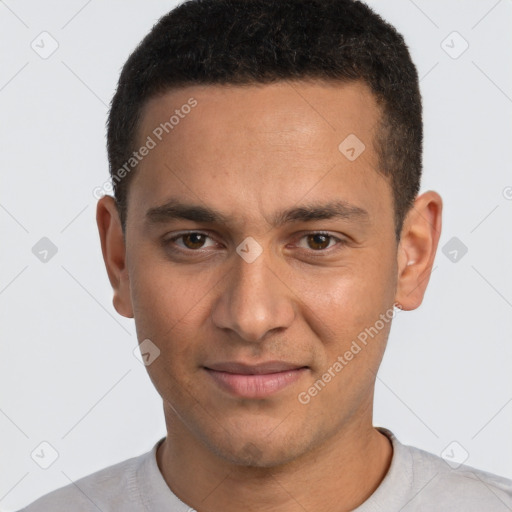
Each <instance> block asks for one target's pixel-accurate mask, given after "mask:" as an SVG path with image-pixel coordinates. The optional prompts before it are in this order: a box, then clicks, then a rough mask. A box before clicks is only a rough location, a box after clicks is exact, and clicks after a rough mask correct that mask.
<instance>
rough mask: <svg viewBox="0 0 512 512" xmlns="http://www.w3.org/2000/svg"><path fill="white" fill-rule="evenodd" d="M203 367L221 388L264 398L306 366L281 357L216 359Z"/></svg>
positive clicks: (284, 385) (285, 385)
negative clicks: (251, 361)
mask: <svg viewBox="0 0 512 512" xmlns="http://www.w3.org/2000/svg"><path fill="white" fill-rule="evenodd" d="M204 369H205V370H206V372H207V373H208V374H209V375H210V376H211V377H212V379H213V380H214V382H215V383H216V384H217V385H218V386H219V387H220V388H221V389H222V390H224V391H227V392H229V393H230V394H232V395H235V396H238V397H243V398H265V397H267V396H270V395H273V394H275V393H277V392H278V391H280V390H282V389H284V388H286V387H288V386H290V385H291V384H293V383H294V382H296V381H297V380H298V379H300V378H301V377H302V375H303V374H304V373H305V372H306V371H307V370H308V367H307V366H301V365H298V364H294V363H288V362H283V361H268V362H264V363H259V364H255V365H248V364H245V363H239V362H225V363H216V364H210V365H208V366H205V367H204Z"/></svg>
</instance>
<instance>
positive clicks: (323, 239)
mask: <svg viewBox="0 0 512 512" xmlns="http://www.w3.org/2000/svg"><path fill="white" fill-rule="evenodd" d="M303 239H305V240H306V247H304V246H302V247H303V248H305V249H312V250H313V251H316V252H322V251H325V249H330V248H331V247H333V246H334V245H336V243H334V244H332V245H331V244H330V242H333V241H334V242H335V241H337V242H338V245H343V244H344V243H345V241H344V240H342V239H341V238H338V237H336V236H333V235H330V234H329V233H324V232H320V231H315V232H313V233H307V234H305V235H303V236H302V237H301V240H303ZM299 247H300V245H299Z"/></svg>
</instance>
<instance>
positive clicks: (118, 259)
mask: <svg viewBox="0 0 512 512" xmlns="http://www.w3.org/2000/svg"><path fill="white" fill-rule="evenodd" d="M96 223H97V225H98V231H99V235H100V241H101V252H102V253H103V260H104V262H105V267H106V269H107V274H108V278H109V281H110V284H111V285H112V289H113V291H114V297H113V304H114V308H115V309H116V311H117V312H118V313H119V314H120V315H122V316H125V317H127V318H133V307H132V302H131V295H130V281H129V276H128V270H127V267H126V247H125V241H124V235H123V230H122V226H121V220H120V218H119V213H118V210H117V205H116V202H115V200H114V198H113V197H111V196H104V197H102V198H101V199H100V200H99V201H98V204H97V207H96Z"/></svg>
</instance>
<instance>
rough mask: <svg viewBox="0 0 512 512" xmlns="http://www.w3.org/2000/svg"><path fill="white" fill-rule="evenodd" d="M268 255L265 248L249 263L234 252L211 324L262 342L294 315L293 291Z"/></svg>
mask: <svg viewBox="0 0 512 512" xmlns="http://www.w3.org/2000/svg"><path fill="white" fill-rule="evenodd" d="M267 256H268V251H265V250H264V251H263V252H262V253H261V254H260V255H259V256H258V257H257V258H256V260H254V261H252V262H251V263H248V262H247V261H245V260H244V259H243V258H242V257H239V256H238V254H237V255H236V256H235V257H234V262H233V267H232V271H231V272H230V273H229V274H228V276H227V277H226V281H225V284H224V287H223V288H222V289H221V293H220V295H219V297H218V299H217V301H216V302H215V304H214V307H213V311H212V320H213V323H214V325H216V326H217V327H219V328H221V329H229V330H231V331H233V332H235V333H236V334H237V337H238V339H239V340H240V339H242V340H244V341H246V342H249V343H260V342H262V341H263V340H264V339H265V338H266V336H267V334H268V333H269V332H270V331H274V330H279V329H285V328H287V327H289V326H290V325H291V323H292V322H293V319H294V318H295V309H294V301H293V297H294V293H293V291H292V290H291V289H290V287H289V285H287V283H286V278H285V277H284V276H280V275H279V271H278V268H277V267H278V265H274V267H275V268H272V267H271V264H272V262H271V261H270V258H269V257H267Z"/></svg>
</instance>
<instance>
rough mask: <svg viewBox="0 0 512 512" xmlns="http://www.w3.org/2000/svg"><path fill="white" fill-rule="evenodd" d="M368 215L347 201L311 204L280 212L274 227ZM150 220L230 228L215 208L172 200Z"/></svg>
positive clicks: (151, 212)
mask: <svg viewBox="0 0 512 512" xmlns="http://www.w3.org/2000/svg"><path fill="white" fill-rule="evenodd" d="M369 218H370V216H369V214H368V211H367V210H365V209H364V208H361V207H359V206H356V205H353V204H350V203H348V202H347V201H343V200H337V201H330V202H328V203H307V204H304V205H301V206H298V207H293V208H289V209H287V210H280V211H278V212H276V213H275V214H274V215H273V216H272V219H271V224H272V226H274V227H278V226H283V225H285V224H290V223H293V222H312V221H316V220H328V219H342V220H348V221H361V222H368V220H369ZM146 219H147V221H148V222H149V223H151V224H157V223H164V222H169V221H171V220H176V219H184V220H190V221H193V222H198V223H204V224H229V221H230V217H229V216H226V215H224V214H223V213H221V212H219V211H218V210H215V209H213V208H209V207H205V206H201V205H197V204H189V203H183V202H181V201H180V200H178V199H170V200H169V201H167V202H166V203H165V204H163V205H161V206H156V207H153V208H150V209H149V210H148V211H147V212H146Z"/></svg>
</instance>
